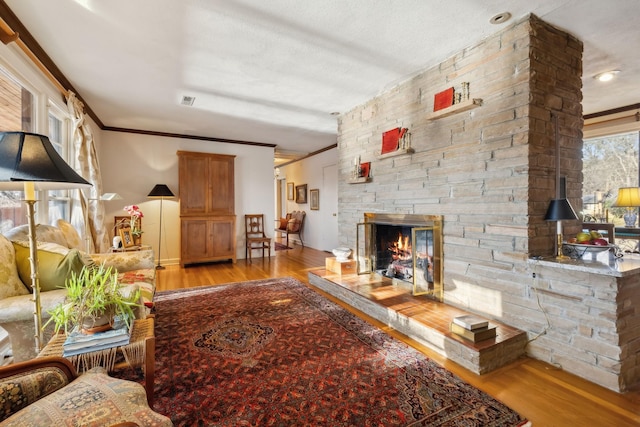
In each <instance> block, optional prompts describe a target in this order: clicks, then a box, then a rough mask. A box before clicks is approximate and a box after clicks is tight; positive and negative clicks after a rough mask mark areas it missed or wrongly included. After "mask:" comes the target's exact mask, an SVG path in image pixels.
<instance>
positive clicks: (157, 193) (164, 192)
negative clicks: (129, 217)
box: [147, 184, 175, 270]
mask: <svg viewBox="0 0 640 427" xmlns="http://www.w3.org/2000/svg"><path fill="white" fill-rule="evenodd" d="M147 197H149V198H150V199H160V230H159V232H158V265H156V270H162V269H164V267H163V266H162V265H160V255H161V252H160V244H161V243H162V200H163V199H168V198H172V197H175V195H174V194H173V193H172V192H171V190H170V189H169V187H167V186H166V184H156V186H155V187H153V189H152V190H151V192H150V193H149V194H148V195H147Z"/></svg>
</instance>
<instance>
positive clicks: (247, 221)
mask: <svg viewBox="0 0 640 427" xmlns="http://www.w3.org/2000/svg"><path fill="white" fill-rule="evenodd" d="M244 230H245V235H246V238H247V242H246V245H245V251H244V256H245V258H247V259H249V262H251V261H252V260H251V258H252V255H251V253H252V251H253V250H255V249H262V257H263V258H264V250H265V249H267V250H268V254H269V257H271V238H270V237H267V235H266V234H265V232H264V215H263V214H251V215H245V216H244Z"/></svg>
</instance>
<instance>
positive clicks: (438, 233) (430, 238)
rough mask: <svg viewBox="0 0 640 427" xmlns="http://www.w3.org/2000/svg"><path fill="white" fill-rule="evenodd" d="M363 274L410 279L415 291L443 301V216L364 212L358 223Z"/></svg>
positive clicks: (359, 250)
mask: <svg viewBox="0 0 640 427" xmlns="http://www.w3.org/2000/svg"><path fill="white" fill-rule="evenodd" d="M357 234H358V236H357V240H358V245H357V250H356V258H357V260H358V272H359V273H360V274H366V273H373V274H379V275H381V276H383V277H387V278H389V279H391V280H393V281H395V282H397V283H409V284H411V285H412V286H413V294H414V295H422V294H429V295H432V296H433V297H435V298H436V299H438V300H440V301H442V296H443V295H442V281H441V277H442V270H441V265H442V218H441V217H440V216H434V215H398V214H365V222H364V223H361V224H358V233H357Z"/></svg>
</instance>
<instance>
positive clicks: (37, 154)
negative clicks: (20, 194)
mask: <svg viewBox="0 0 640 427" xmlns="http://www.w3.org/2000/svg"><path fill="white" fill-rule="evenodd" d="M25 182H33V183H34V188H35V189H36V190H64V189H70V188H84V187H90V186H91V184H89V183H88V182H87V181H86V180H85V179H84V178H82V177H81V176H80V175H78V173H77V172H76V171H74V170H73V169H72V168H71V166H69V165H68V164H67V163H66V162H65V161H64V159H63V158H62V157H60V155H59V154H58V152H57V151H56V149H55V148H54V147H53V145H51V141H49V138H47V137H46V136H44V135H38V134H35V133H27V132H0V190H22V189H23V188H24V183H25Z"/></svg>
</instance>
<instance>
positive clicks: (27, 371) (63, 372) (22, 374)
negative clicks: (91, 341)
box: [0, 357, 77, 421]
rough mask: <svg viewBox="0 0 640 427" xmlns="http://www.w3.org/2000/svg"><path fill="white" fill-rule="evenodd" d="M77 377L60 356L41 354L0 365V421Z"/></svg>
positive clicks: (69, 365) (71, 366)
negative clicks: (0, 404)
mask: <svg viewBox="0 0 640 427" xmlns="http://www.w3.org/2000/svg"><path fill="white" fill-rule="evenodd" d="M76 377H77V374H76V370H75V369H74V367H73V365H71V363H70V362H69V361H68V360H67V359H64V358H62V357H43V358H36V359H32V360H28V361H26V362H21V363H15V364H13V365H7V366H3V367H2V368H0V400H1V401H3V405H2V406H1V407H0V421H2V420H4V419H6V418H8V417H9V416H11V415H12V414H14V413H16V412H18V411H19V410H21V409H23V408H25V407H27V406H29V405H30V404H32V403H34V402H36V401H37V400H39V399H41V398H43V397H45V396H47V395H49V394H51V393H53V392H54V391H56V390H59V389H61V388H62V387H64V386H66V385H67V384H69V383H70V382H71V381H73V380H74V379H75V378H76Z"/></svg>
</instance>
